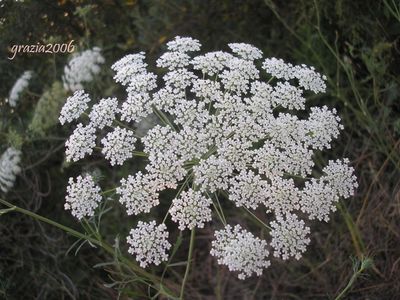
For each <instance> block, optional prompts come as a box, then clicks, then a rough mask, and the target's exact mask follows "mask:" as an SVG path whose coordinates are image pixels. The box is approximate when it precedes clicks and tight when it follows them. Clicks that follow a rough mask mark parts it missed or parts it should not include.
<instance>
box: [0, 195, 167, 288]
mask: <svg viewBox="0 0 400 300" xmlns="http://www.w3.org/2000/svg"><path fill="white" fill-rule="evenodd" d="M0 203H2V204H4V205H5V206H7V207H9V208H10V209H12V210H13V211H16V212H19V213H22V214H24V215H27V216H29V217H31V218H33V219H36V220H38V221H41V222H44V223H47V224H50V225H52V226H54V227H57V228H59V229H61V230H63V231H65V232H67V233H69V234H70V235H72V236H74V237H77V238H79V239H83V240H86V241H88V242H90V243H91V244H93V245H96V246H99V247H101V248H103V249H104V250H105V251H106V252H108V253H109V254H111V255H115V251H114V248H113V247H112V246H111V245H109V244H107V243H106V242H104V241H102V240H97V239H94V238H92V237H90V236H88V235H86V234H83V233H81V232H79V231H76V230H74V229H72V228H70V227H67V226H64V225H62V224H60V223H57V222H55V221H52V220H50V219H48V218H46V217H43V216H41V215H38V214H36V213H34V212H31V211H29V210H26V209H23V208H21V207H18V206H15V205H13V204H11V203H9V202H7V201H5V200H3V199H0ZM117 258H118V259H119V260H120V261H121V262H123V263H124V264H126V265H127V266H128V267H129V268H131V269H132V270H133V271H134V272H135V273H137V274H139V275H141V276H143V277H145V278H146V279H147V280H149V281H151V282H152V283H153V284H154V285H155V286H160V284H161V282H160V280H159V278H158V277H156V276H155V275H153V274H150V273H148V272H146V271H145V270H143V269H142V268H140V267H139V266H137V265H136V264H135V263H133V262H132V261H131V260H130V259H128V258H126V257H124V256H122V255H118V257H117ZM161 290H164V289H161ZM165 294H166V295H167V296H170V295H171V294H169V293H167V291H165Z"/></svg>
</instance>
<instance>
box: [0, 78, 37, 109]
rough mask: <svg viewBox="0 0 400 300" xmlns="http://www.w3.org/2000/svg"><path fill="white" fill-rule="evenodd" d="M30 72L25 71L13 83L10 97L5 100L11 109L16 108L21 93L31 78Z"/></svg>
mask: <svg viewBox="0 0 400 300" xmlns="http://www.w3.org/2000/svg"><path fill="white" fill-rule="evenodd" d="M32 75H33V72H32V71H25V72H24V73H23V74H22V75H21V77H19V78H18V80H17V81H16V82H15V83H14V85H13V87H12V88H11V91H10V95H9V96H8V98H7V99H6V101H7V102H8V104H9V105H10V106H11V107H16V106H17V103H18V100H19V97H20V95H21V93H22V92H23V91H24V90H25V89H26V88H27V87H28V84H29V80H30V79H31V78H32Z"/></svg>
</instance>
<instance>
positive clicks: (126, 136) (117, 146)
mask: <svg viewBox="0 0 400 300" xmlns="http://www.w3.org/2000/svg"><path fill="white" fill-rule="evenodd" d="M101 143H102V144H103V149H102V150H101V153H103V154H104V157H105V158H106V159H107V160H109V161H110V164H111V165H112V166H114V165H115V164H117V165H122V164H123V163H124V161H125V160H127V159H128V158H131V157H133V151H134V150H135V143H136V138H135V137H134V134H133V132H132V131H131V130H128V129H126V128H121V127H116V128H115V129H114V131H111V132H109V133H108V134H107V135H106V137H105V138H103V139H102V140H101Z"/></svg>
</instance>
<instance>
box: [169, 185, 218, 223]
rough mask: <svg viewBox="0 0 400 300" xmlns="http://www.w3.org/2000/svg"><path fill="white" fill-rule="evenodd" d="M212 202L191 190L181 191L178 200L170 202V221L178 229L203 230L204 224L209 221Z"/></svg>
mask: <svg viewBox="0 0 400 300" xmlns="http://www.w3.org/2000/svg"><path fill="white" fill-rule="evenodd" d="M211 204H212V201H211V199H210V198H207V197H205V196H203V195H202V194H201V192H199V191H194V190H192V189H190V190H188V191H187V192H186V191H183V192H182V193H181V195H180V196H179V197H178V198H175V199H174V200H172V206H171V208H170V209H169V212H170V214H171V219H172V221H174V222H176V223H178V224H179V226H178V228H179V229H180V230H184V229H185V228H188V229H193V228H195V227H198V228H203V227H204V224H205V223H206V222H210V221H211V213H212V211H211V208H210V206H211Z"/></svg>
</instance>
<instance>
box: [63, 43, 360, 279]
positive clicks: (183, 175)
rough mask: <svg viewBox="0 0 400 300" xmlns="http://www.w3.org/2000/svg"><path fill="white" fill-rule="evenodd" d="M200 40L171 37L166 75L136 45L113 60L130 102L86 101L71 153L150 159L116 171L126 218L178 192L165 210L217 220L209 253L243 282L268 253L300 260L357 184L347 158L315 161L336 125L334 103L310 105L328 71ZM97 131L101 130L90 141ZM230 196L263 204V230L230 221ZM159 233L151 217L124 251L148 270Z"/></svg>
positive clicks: (159, 247) (163, 251) (159, 252)
mask: <svg viewBox="0 0 400 300" xmlns="http://www.w3.org/2000/svg"><path fill="white" fill-rule="evenodd" d="M200 46H201V45H200V42H199V41H198V40H195V39H192V38H189V37H176V38H175V39H174V40H173V41H170V42H168V43H167V52H165V53H164V54H162V55H161V57H160V58H159V59H158V60H157V61H156V65H157V66H158V67H160V68H161V69H162V72H161V73H162V74H163V75H162V77H161V79H158V77H157V75H155V74H154V73H151V72H149V71H147V63H146V62H145V59H146V57H145V53H143V52H140V53H137V54H129V55H127V56H125V57H123V58H121V59H120V60H119V61H117V62H115V63H114V64H113V65H112V69H113V70H114V71H115V76H114V79H115V81H116V82H118V83H121V84H122V85H123V86H124V88H125V89H126V94H127V95H126V97H125V98H124V99H123V100H122V101H120V100H117V99H114V98H112V99H113V100H108V101H105V100H101V101H100V102H99V104H96V105H94V106H93V108H92V112H91V113H89V116H90V118H89V119H90V120H89V123H88V124H86V125H82V124H80V125H78V127H77V129H76V130H75V131H74V133H73V134H72V136H71V138H70V139H69V140H68V142H67V157H69V159H71V160H74V161H75V160H79V159H82V158H83V157H84V156H85V155H86V154H91V152H92V151H93V149H97V148H98V147H100V148H101V149H102V150H101V153H103V155H104V156H105V158H106V159H108V160H110V162H111V164H113V165H114V164H118V165H122V164H126V163H129V161H130V160H132V159H133V156H135V155H138V156H145V157H146V160H147V165H146V167H145V170H144V171H138V172H136V173H134V174H130V175H129V176H127V177H126V178H122V179H121V181H120V186H119V187H117V188H116V192H117V195H118V196H119V201H120V203H121V204H123V205H124V207H126V211H127V213H128V214H129V215H132V214H133V215H139V214H143V213H150V212H151V211H152V210H153V208H154V207H155V206H157V205H158V204H159V203H160V199H159V195H160V192H162V191H163V190H166V189H173V190H175V192H176V197H175V198H174V199H173V200H172V201H171V203H170V208H169V210H168V212H167V216H168V215H170V217H171V219H172V221H174V222H176V223H177V226H178V228H179V229H180V230H186V229H192V230H194V229H195V228H202V227H204V226H205V225H206V224H207V223H208V222H210V221H211V219H212V217H213V216H214V217H217V218H219V219H220V220H221V223H223V224H224V228H223V229H221V230H218V231H216V232H215V240H214V242H213V243H212V251H211V253H212V255H214V256H215V257H216V258H217V260H218V263H220V264H222V265H226V266H227V267H228V268H229V269H230V270H231V271H234V272H237V274H238V277H239V278H241V279H244V278H247V277H248V276H251V275H253V274H256V275H260V274H261V273H262V270H263V269H265V268H266V267H268V266H269V264H270V262H269V258H268V256H269V252H271V253H273V254H274V256H276V257H277V258H282V259H288V258H291V257H294V258H296V259H299V258H300V257H301V256H302V255H303V253H304V252H305V251H306V247H307V245H308V244H309V243H310V237H309V235H310V228H309V226H308V223H309V222H310V221H311V220H315V219H317V220H324V221H328V220H329V217H330V213H331V212H333V211H334V210H335V209H336V206H335V204H336V203H337V201H338V200H339V199H340V198H347V197H350V196H352V195H353V194H354V192H355V189H356V187H357V182H356V178H355V176H354V175H353V173H354V169H353V168H352V167H350V166H349V160H347V159H342V160H341V159H338V160H335V161H330V162H329V163H328V165H327V166H326V167H324V168H322V169H319V168H317V167H316V166H315V164H314V152H315V151H323V150H325V149H329V148H330V147H331V143H332V141H333V140H334V139H336V138H337V137H338V136H339V134H340V130H342V129H343V126H342V125H341V124H340V117H339V116H338V114H337V112H336V110H335V109H334V108H333V109H330V108H328V107H327V106H322V107H317V106H312V104H311V103H307V98H308V97H309V96H310V95H312V94H315V93H323V92H325V89H326V84H325V80H326V77H325V76H324V75H321V74H319V73H318V72H317V71H316V70H315V69H314V68H313V67H309V66H305V65H292V64H290V63H286V62H284V61H283V60H281V59H277V58H267V59H263V53H262V51H261V50H260V49H258V48H256V47H254V46H252V45H248V44H244V43H232V44H229V45H228V47H229V48H230V49H231V51H229V52H225V51H215V52H208V53H205V54H199V55H196V54H195V53H196V52H197V51H199V50H200ZM258 66H261V68H260V67H258ZM81 93H83V92H81ZM85 99H86V98H84V97H81V96H79V95H78V96H77V97H76V98H75V99H74V103H73V105H72V102H71V103H68V102H67V103H66V108H65V114H64V115H63V119H65V120H67V121H68V122H69V121H70V120H71V121H72V120H75V119H76V118H78V117H79V116H80V114H82V113H83V111H85V110H86V109H87V108H88V107H86V106H87V104H86V100H85ZM75 100H76V103H75ZM70 107H71V108H70ZM72 108H73V109H72ZM67 112H71V113H70V114H69V113H67ZM105 112H107V113H105ZM103 114H105V115H107V117H106V118H102V119H101V120H103V121H101V122H100V121H99V120H100V119H99V118H98V117H97V116H100V115H103ZM68 115H69V118H68V117H67V116H68ZM154 115H155V116H157V117H158V119H159V122H158V125H155V126H154V127H153V128H151V129H149V130H146V132H145V133H142V135H140V134H138V132H136V131H135V129H134V128H135V126H136V125H137V124H138V123H139V124H140V122H142V121H143V120H146V118H149V117H152V116H154ZM103 125H104V127H103ZM99 127H102V128H103V130H102V131H101V133H102V134H103V135H104V136H103V138H101V139H96V133H97V132H98V130H97V129H98V128H99ZM96 141H101V144H102V147H101V146H100V145H98V147H95V146H96V145H95V143H96ZM136 149H143V152H140V151H137V150H136ZM319 174H321V175H319ZM221 198H223V199H221ZM163 200H164V199H163ZM219 200H224V201H219ZM226 201H232V204H233V205H230V207H235V206H236V207H243V208H244V210H247V211H248V212H249V213H251V211H252V210H255V209H257V210H259V211H262V210H263V211H264V212H265V215H266V220H265V222H264V223H265V224H270V225H269V226H270V227H269V226H268V225H266V228H268V230H269V233H270V237H267V238H266V240H261V239H260V238H258V237H257V235H256V234H253V233H251V232H249V231H247V230H246V229H244V228H242V227H241V226H239V225H237V226H235V227H232V226H230V225H229V221H230V220H229V219H225V216H224V214H223V208H224V205H225V204H226ZM221 203H222V204H221ZM250 215H251V214H250ZM167 216H166V217H167ZM225 224H227V225H225ZM166 230H167V229H166V227H165V225H163V223H162V224H160V225H156V223H155V222H154V221H153V222H150V223H142V222H139V224H138V227H137V228H136V229H133V230H132V232H131V236H130V237H129V238H128V243H129V244H130V245H131V248H130V250H129V252H130V253H131V254H133V255H136V259H137V260H138V261H139V262H140V263H141V265H142V266H143V267H146V266H148V265H149V264H151V263H155V264H159V263H160V262H161V261H165V260H166V259H167V250H168V249H169V247H170V244H169V242H168V241H167V238H168V232H167V231H166Z"/></svg>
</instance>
